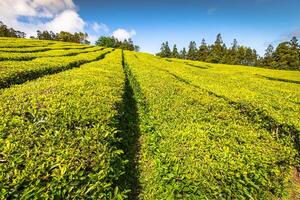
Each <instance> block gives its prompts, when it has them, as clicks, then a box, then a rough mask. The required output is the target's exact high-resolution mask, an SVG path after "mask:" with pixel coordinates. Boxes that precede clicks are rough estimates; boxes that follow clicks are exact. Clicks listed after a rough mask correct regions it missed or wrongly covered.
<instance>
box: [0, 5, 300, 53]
mask: <svg viewBox="0 0 300 200" xmlns="http://www.w3.org/2000/svg"><path fill="white" fill-rule="evenodd" d="M299 9H300V1H299V0H148V1H145V0H0V21H3V22H4V23H5V24H7V25H8V26H11V27H13V28H16V29H18V30H21V31H24V32H26V33H27V36H28V37H29V36H31V35H35V34H36V30H37V29H39V30H52V31H54V32H59V31H61V30H64V31H69V32H76V31H77V32H78V31H82V32H87V33H88V34H89V39H90V41H92V42H95V41H96V40H97V38H98V37H99V36H102V35H105V36H114V37H116V38H118V39H120V40H123V39H128V38H132V39H133V41H134V43H136V44H137V45H139V46H140V47H141V51H143V52H149V53H156V52H158V51H159V49H160V46H161V43H162V42H164V41H169V44H170V47H171V48H172V46H173V44H175V43H176V44H177V47H178V48H179V49H181V48H183V47H187V46H188V44H189V41H191V40H193V41H196V43H197V45H200V42H201V40H202V38H205V39H206V42H207V43H213V42H214V41H215V38H216V35H217V34H218V33H221V34H222V37H223V41H224V42H225V43H226V45H227V46H230V45H231V43H232V41H233V39H235V38H236V39H237V40H238V43H239V44H241V45H245V46H249V47H252V48H255V49H257V51H258V53H259V54H261V55H262V54H263V53H264V50H265V48H266V47H267V46H268V45H269V44H273V45H277V44H278V43H279V42H281V41H286V40H290V39H291V37H292V36H297V37H298V38H299V37H300V11H299Z"/></svg>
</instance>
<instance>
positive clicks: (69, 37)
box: [30, 30, 90, 44]
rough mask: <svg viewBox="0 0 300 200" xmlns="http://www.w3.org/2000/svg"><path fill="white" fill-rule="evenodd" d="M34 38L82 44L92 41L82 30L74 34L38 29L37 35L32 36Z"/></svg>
mask: <svg viewBox="0 0 300 200" xmlns="http://www.w3.org/2000/svg"><path fill="white" fill-rule="evenodd" d="M30 38H32V39H38V40H55V41H62V42H74V43H80V44H90V41H88V40H87V38H88V34H87V33H82V32H75V33H74V34H72V33H69V32H66V31H61V32H59V33H54V32H52V31H40V30H38V31H37V37H33V36H31V37H30Z"/></svg>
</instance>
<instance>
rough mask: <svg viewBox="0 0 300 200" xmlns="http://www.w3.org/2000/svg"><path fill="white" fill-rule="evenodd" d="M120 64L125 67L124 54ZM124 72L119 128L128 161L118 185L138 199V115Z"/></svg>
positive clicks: (132, 197)
mask: <svg viewBox="0 0 300 200" xmlns="http://www.w3.org/2000/svg"><path fill="white" fill-rule="evenodd" d="M122 65H123V68H125V61H124V56H123V57H122ZM124 73H125V85H124V94H123V100H122V103H121V106H120V113H121V115H120V119H119V130H121V132H122V133H121V134H122V135H121V138H122V141H121V144H120V145H121V146H120V147H121V149H122V150H123V151H124V156H125V159H126V160H128V163H127V164H126V167H125V174H124V175H123V176H122V177H121V178H120V180H119V182H118V186H119V187H120V188H122V189H130V192H129V194H128V199H132V200H135V199H138V195H139V191H140V184H139V180H138V177H139V170H138V159H137V157H138V153H139V149H140V146H139V142H138V140H139V136H140V129H139V116H138V108H137V102H136V99H135V97H134V91H133V88H132V86H131V84H130V81H129V77H128V74H127V73H126V71H125V69H124Z"/></svg>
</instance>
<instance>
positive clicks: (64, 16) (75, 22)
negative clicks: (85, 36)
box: [45, 10, 85, 33]
mask: <svg viewBox="0 0 300 200" xmlns="http://www.w3.org/2000/svg"><path fill="white" fill-rule="evenodd" d="M84 25H85V22H84V21H83V19H81V18H80V16H79V15H78V13H76V12H75V11H73V10H65V11H63V12H62V13H60V14H59V15H57V16H56V17H55V18H54V19H53V20H52V21H50V22H49V23H47V24H46V25H45V26H46V28H47V29H48V30H51V31H54V32H59V31H67V32H71V33H74V32H84Z"/></svg>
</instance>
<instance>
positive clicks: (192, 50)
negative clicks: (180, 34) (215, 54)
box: [187, 41, 197, 60]
mask: <svg viewBox="0 0 300 200" xmlns="http://www.w3.org/2000/svg"><path fill="white" fill-rule="evenodd" d="M187 59H190V60H197V44H196V42H195V41H191V42H190V44H189V50H188V54H187Z"/></svg>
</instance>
